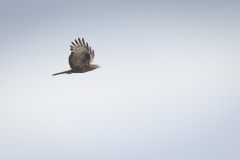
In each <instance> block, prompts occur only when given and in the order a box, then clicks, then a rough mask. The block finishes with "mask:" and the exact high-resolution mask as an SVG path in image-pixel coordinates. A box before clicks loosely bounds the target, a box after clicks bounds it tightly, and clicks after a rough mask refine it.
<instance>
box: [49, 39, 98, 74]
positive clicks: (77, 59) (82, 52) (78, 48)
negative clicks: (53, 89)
mask: <svg viewBox="0 0 240 160" xmlns="http://www.w3.org/2000/svg"><path fill="white" fill-rule="evenodd" d="M71 43H72V45H70V50H71V54H70V56H69V58H68V62H69V65H70V67H71V69H70V70H67V71H64V72H59V73H55V74H53V76H55V75H58V74H64V73H67V74H71V73H84V72H88V71H92V70H94V69H97V68H100V66H99V65H97V64H91V63H92V61H93V59H94V50H92V48H91V47H90V46H89V45H88V43H85V41H84V39H83V38H82V41H81V39H80V38H78V41H77V39H75V43H74V42H71Z"/></svg>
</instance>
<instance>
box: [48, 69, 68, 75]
mask: <svg viewBox="0 0 240 160" xmlns="http://www.w3.org/2000/svg"><path fill="white" fill-rule="evenodd" d="M64 73H67V74H71V73H72V70H68V71H63V72H59V73H55V74H53V75H52V76H56V75H59V74H64Z"/></svg>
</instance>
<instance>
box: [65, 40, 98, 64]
mask: <svg viewBox="0 0 240 160" xmlns="http://www.w3.org/2000/svg"><path fill="white" fill-rule="evenodd" d="M70 47H71V48H70V50H71V51H72V52H71V55H70V56H69V58H68V61H69V65H70V67H71V68H72V69H80V68H83V67H85V66H89V65H90V63H92V61H93V59H94V50H92V49H91V47H90V46H88V43H85V41H84V39H83V38H82V41H81V39H80V38H78V40H75V43H74V42H72V45H70Z"/></svg>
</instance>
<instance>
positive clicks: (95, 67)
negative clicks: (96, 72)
mask: <svg viewBox="0 0 240 160" xmlns="http://www.w3.org/2000/svg"><path fill="white" fill-rule="evenodd" d="M91 68H92V69H97V68H101V67H100V66H99V65H97V64H92V65H91Z"/></svg>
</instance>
